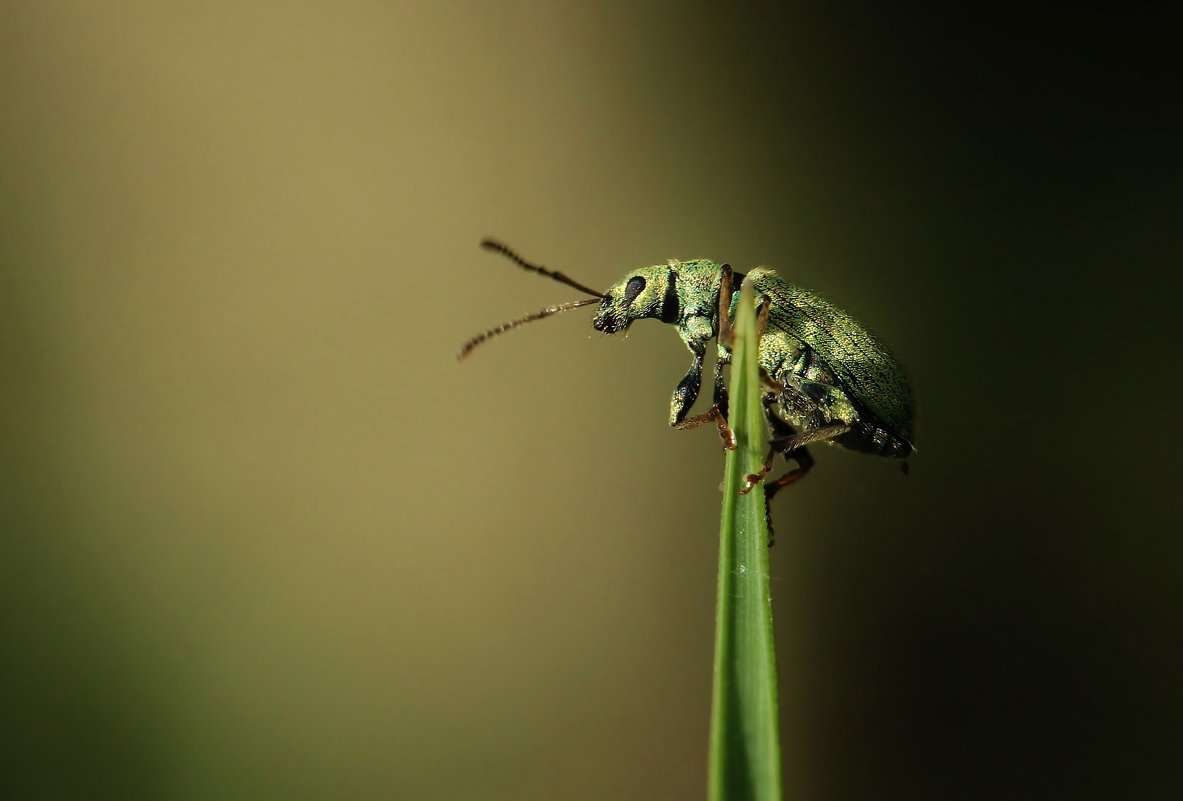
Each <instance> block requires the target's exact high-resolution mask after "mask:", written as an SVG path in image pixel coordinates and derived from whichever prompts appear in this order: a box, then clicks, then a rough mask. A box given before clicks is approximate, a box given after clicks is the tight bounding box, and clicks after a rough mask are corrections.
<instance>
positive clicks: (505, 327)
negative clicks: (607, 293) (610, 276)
mask: <svg viewBox="0 0 1183 801" xmlns="http://www.w3.org/2000/svg"><path fill="white" fill-rule="evenodd" d="M599 302H600V301H599V300H597V299H596V298H588V299H587V300H576V301H572V302H571V303H560V304H559V305H558V306H547V307H546V308H545V309H541V310H540V311H536V312H534V313H533V314H527V315H526V316H525V317H519V318H518V319H516V320H510V321H509V322H508V323H502V324H501V325H499V326H497V327H496V328H490V329H489V330H488V331H486V332H485V333H483V334H477V335H476V336H475V337H473V338H472V339H470V340H468V341H467V342H465V343H464V344H463V345H461V346H460V350H459V351H458V352H457V353H456V361H460V360H461V359H463V358H464V357H465V356H467V355H468V354H470V353H472V351H473V349H474V348H475V347H476V346H477V345H479V344H481V343H482V342H484V341H485V340H487V339H492V338H493V337H495V336H497V335H498V334H504V333H505V332H506V331H512V330H513V329H515V328H517V327H518V326H519V325H525V324H526V323H532V322H534V321H535V320H541V319H543V318H544V317H550V316H551V315H552V314H559V313H560V312H565V311H571V310H572V309H579V308H582V307H584V306H590V305H591V304H593V303H599Z"/></svg>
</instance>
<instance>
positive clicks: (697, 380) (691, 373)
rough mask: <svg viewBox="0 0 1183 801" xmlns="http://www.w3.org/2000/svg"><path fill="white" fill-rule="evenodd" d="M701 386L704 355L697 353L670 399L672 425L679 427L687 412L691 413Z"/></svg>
mask: <svg viewBox="0 0 1183 801" xmlns="http://www.w3.org/2000/svg"><path fill="white" fill-rule="evenodd" d="M701 386H702V354H701V353H695V354H694V361H693V362H692V363H691V365H690V369H689V370H687V371H686V375H684V376H682V380H681V381H679V382H678V386H677V387H675V388H674V395H673V397H672V398H670V425H672V426H678V425H679V424H680V423H681V422H682V418H683V417H685V416H686V412H688V411H690V407H691V406H693V405H694V401H695V400H697V399H698V390H699V388H700V387H701Z"/></svg>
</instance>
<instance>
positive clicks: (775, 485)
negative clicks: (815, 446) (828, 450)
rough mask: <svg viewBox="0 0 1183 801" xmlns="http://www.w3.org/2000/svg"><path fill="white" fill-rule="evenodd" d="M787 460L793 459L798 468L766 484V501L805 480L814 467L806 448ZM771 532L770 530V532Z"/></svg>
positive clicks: (791, 455) (787, 456) (802, 448)
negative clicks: (783, 489) (795, 482)
mask: <svg viewBox="0 0 1183 801" xmlns="http://www.w3.org/2000/svg"><path fill="white" fill-rule="evenodd" d="M785 458H791V459H792V460H793V461H794V462H796V463H797V466H796V467H795V468H793V469H792V470H790V471H789V472H787V473H785V474H784V475H783V476H781V477H780V478H778V479H776V480H774V481H765V482H764V498H765V500H768V501H771V500H772V496H773V495H776V493H778V492H780V490H781V488H782V487H787V486H789V485H790V484H792V483H793V482H794V481H797V480H798V479H801V478H804V477H805V474H806V473H808V472H809V469H810V468H811V467H813V457H812V456H811V455H810V454H809V449H808V448H805V447H801V448H798V449H797V450H795V451H793V453H792V454H787V455H786V457H785ZM771 530H772V529H769V531H771Z"/></svg>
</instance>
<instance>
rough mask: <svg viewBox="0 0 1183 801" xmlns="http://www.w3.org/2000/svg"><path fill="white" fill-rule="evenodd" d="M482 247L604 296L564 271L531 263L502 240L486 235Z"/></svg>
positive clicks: (577, 287) (581, 289)
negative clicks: (502, 242)
mask: <svg viewBox="0 0 1183 801" xmlns="http://www.w3.org/2000/svg"><path fill="white" fill-rule="evenodd" d="M481 247H483V248H484V249H485V250H491V251H493V252H494V253H500V254H501V255H502V256H505V257H506V258H507V259H509V260H510V261H512V262H513V263H514V264H516V265H518V266H519V267H521V268H522V269H525V270H530V271H531V272H535V273H538V274H539V275H545V276H546V277H547V278H553V279H555V280H556V281H558V282H559V283H560V284H566V285H567V286H569V287H574V288H575V289H578V290H579V291H580V292H584V293H586V294H588V295H592V296H594V297H597V298H602V297H604V293H603V292H597V291H595V290H594V289H588V288H587V287H585V286H584V285H583V284H581V283H579V282H578V281H575V280H572V279H570V278H568V277H567V276H565V275H563V274H562V273H560V272H558V271H557V270H548V269H547V268H545V267H541V266H539V265H537V264H531V263H530V262H528V261H526V260H525V259H523V258H522V257H521V256H519V255H518V254H517V252H516V251H514V250H513V249H512V248H510V247H509V246H508V245H503V244H501V243H500V242H498V241H497V240H496V239H491V238H489V237H485V238H484V239H482V240H481Z"/></svg>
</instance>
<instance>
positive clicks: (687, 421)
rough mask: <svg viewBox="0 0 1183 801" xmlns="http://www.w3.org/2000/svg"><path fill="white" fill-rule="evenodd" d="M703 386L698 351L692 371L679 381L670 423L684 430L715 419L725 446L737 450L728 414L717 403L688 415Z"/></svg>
mask: <svg viewBox="0 0 1183 801" xmlns="http://www.w3.org/2000/svg"><path fill="white" fill-rule="evenodd" d="M701 387H702V354H701V353H697V354H695V356H694V363H693V364H692V365H690V371H689V372H688V373H686V375H685V376H684V377H683V378H682V380H681V381H680V382H678V386H677V388H676V389H675V390H674V396H673V398H672V399H671V400H670V425H671V426H673V427H674V428H677V429H679V430H684V429H687V428H696V427H698V426H700V425H702V424H703V423H706V422H710V421H714V423H715V425H717V426H718V427H719V437H720V438H721V439H722V440H723V447H724V448H726V449H727V450H735V434H734V433H732V431H731V427H730V426H728V425H727V416H726V415H725V414H723V412H722V411H720V409H719V406H718V404H717V403H716V404H714V405H712V406H711V408H710V409H708V410H707V411H706V412H705V413H704V414H699V415H695V416H694V417H686V412H688V411H689V410H690V407H691V406H693V405H694V401H695V400H696V399H697V398H698V390H699V389H700V388H701ZM717 389H718V383H716V390H717ZM724 403H726V395H724Z"/></svg>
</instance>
